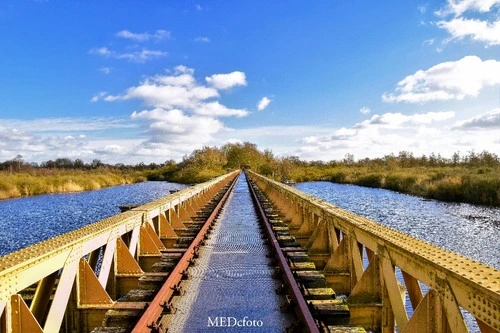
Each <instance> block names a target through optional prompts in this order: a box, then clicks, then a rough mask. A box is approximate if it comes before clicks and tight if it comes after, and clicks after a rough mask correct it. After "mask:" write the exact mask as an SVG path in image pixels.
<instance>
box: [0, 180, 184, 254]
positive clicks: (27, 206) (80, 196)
mask: <svg viewBox="0 0 500 333" xmlns="http://www.w3.org/2000/svg"><path fill="white" fill-rule="evenodd" d="M185 187H186V186H185V185H182V184H177V183H168V182H144V183H137V184H130V185H120V186H113V187H107V188H103V189H100V190H95V191H88V192H77V193H61V194H48V195H39V196H33V197H25V198H17V199H9V200H1V201H0V256H2V255H5V254H7V253H10V252H13V251H16V250H19V249H22V248H24V247H26V246H28V245H32V244H34V243H38V242H41V241H43V240H46V239H48V238H51V237H54V236H57V235H60V234H62V233H65V232H68V231H72V230H75V229H78V228H81V227H83V226H85V225H87V224H90V223H93V222H96V221H98V220H101V219H104V218H106V217H109V216H112V215H115V214H118V213H119V212H120V209H119V208H118V207H119V206H120V205H124V204H144V203H147V202H150V201H153V200H156V199H159V198H161V197H163V196H166V195H168V194H169V193H170V192H169V190H173V189H182V188H185Z"/></svg>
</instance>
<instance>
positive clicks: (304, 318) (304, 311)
mask: <svg viewBox="0 0 500 333" xmlns="http://www.w3.org/2000/svg"><path fill="white" fill-rule="evenodd" d="M247 179H248V178H247ZM248 185H249V187H250V192H251V193H252V199H253V201H254V203H255V205H256V207H257V212H258V214H259V217H260V218H261V219H262V221H263V223H264V226H265V229H266V234H267V237H268V238H269V242H270V245H271V246H272V248H273V251H274V254H275V255H276V257H277V259H278V265H279V267H280V269H281V272H282V276H283V278H284V280H285V283H286V285H287V286H288V290H289V292H290V296H291V297H292V300H293V302H294V305H295V309H296V311H295V312H296V314H297V316H298V317H299V319H300V321H301V322H302V323H303V324H304V326H305V327H304V328H305V329H306V332H311V333H316V332H318V333H319V329H318V326H317V325H316V322H315V320H314V318H313V316H312V314H311V311H309V308H308V306H307V303H306V301H305V300H304V297H303V296H302V293H301V291H300V289H299V286H298V285H297V282H296V281H295V278H294V277H293V273H292V270H291V269H290V267H289V266H288V263H287V260H286V258H285V256H284V255H283V252H282V251H281V248H280V245H279V243H278V239H277V238H276V236H275V235H274V232H273V230H272V227H271V223H269V220H268V219H267V216H266V214H265V213H264V209H263V208H262V205H261V204H260V202H259V200H258V198H257V194H256V193H255V190H254V189H253V187H252V184H251V183H250V182H249V184H248Z"/></svg>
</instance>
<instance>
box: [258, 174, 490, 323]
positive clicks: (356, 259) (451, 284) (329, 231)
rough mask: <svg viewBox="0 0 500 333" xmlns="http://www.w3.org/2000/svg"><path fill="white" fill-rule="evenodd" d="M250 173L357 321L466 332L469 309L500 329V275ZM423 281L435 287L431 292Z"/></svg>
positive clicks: (459, 256) (461, 257) (481, 319)
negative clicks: (424, 288) (340, 295)
mask: <svg viewBox="0 0 500 333" xmlns="http://www.w3.org/2000/svg"><path fill="white" fill-rule="evenodd" d="M248 174H249V176H250V177H251V178H252V180H253V181H254V182H255V183H256V184H257V185H258V186H259V188H260V189H261V190H262V191H263V192H264V193H265V194H266V196H267V197H268V198H269V199H270V200H271V201H272V202H273V204H274V205H275V206H276V207H277V208H279V209H280V211H281V212H282V214H283V215H284V218H285V220H286V221H288V223H289V227H290V230H291V231H292V234H293V235H294V236H295V238H296V239H297V241H298V242H299V243H301V244H303V245H304V246H306V248H307V249H308V254H309V257H310V258H311V259H312V261H314V263H315V264H316V267H319V268H320V269H322V270H323V273H324V275H325V276H326V278H327V282H328V283H329V285H330V286H331V287H332V288H333V289H334V290H335V291H336V292H337V293H344V294H346V295H348V298H347V303H348V304H349V310H350V314H351V319H350V321H351V324H353V325H360V326H363V327H364V328H366V329H370V330H374V331H381V332H394V331H395V327H396V326H397V328H398V331H399V332H402V333H408V332H415V333H421V332H454V333H460V332H468V331H469V330H468V327H467V325H466V323H465V321H464V318H463V315H462V311H461V309H464V310H466V311H468V312H469V313H471V314H472V315H473V316H474V317H475V319H476V321H477V324H478V326H479V329H480V330H481V332H497V331H500V272H499V271H498V270H496V269H494V268H492V267H489V266H486V265H484V264H481V263H479V262H476V261H473V260H471V259H468V258H466V257H463V256H461V255H458V254H456V253H453V252H450V251H447V250H444V249H441V248H439V247H436V246H434V245H431V244H429V243H426V242H424V241H421V240H418V239H416V238H413V237H411V236H408V235H406V234H404V233H402V232H399V231H396V230H393V229H391V228H388V227H385V226H382V225H380V224H378V223H376V222H374V221H372V220H369V219H367V218H363V217H361V216H358V215H356V214H354V213H351V212H348V211H345V210H343V209H340V208H338V207H336V206H334V205H332V204H329V203H327V202H325V201H322V200H320V199H317V198H315V197H313V196H311V195H307V194H305V193H303V192H301V191H298V190H296V189H294V188H291V187H289V186H286V185H283V184H281V183H278V182H276V181H273V180H270V179H268V178H266V177H263V176H261V175H258V174H256V173H253V172H249V173H248ZM495 241H496V240H495ZM363 257H365V259H367V261H368V265H363ZM365 266H366V267H365ZM396 272H398V273H399V272H400V274H401V276H402V278H400V279H398V276H397V275H396ZM422 283H423V284H425V285H426V286H427V287H428V288H429V290H428V292H427V293H425V295H424V293H423V292H422V287H421V284H422ZM406 296H408V299H409V302H410V303H411V308H412V310H413V311H410V314H411V315H409V313H408V311H407V309H406V299H407V297H406Z"/></svg>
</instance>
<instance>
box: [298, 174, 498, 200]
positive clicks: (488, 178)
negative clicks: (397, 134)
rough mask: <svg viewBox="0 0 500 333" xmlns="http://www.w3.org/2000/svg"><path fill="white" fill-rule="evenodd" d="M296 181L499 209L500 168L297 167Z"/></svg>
mask: <svg viewBox="0 0 500 333" xmlns="http://www.w3.org/2000/svg"><path fill="white" fill-rule="evenodd" d="M290 178H292V179H294V180H296V181H311V180H328V181H332V182H335V183H341V184H355V185H360V186H367V187H375V188H384V189H389V190H393V191H398V192H402V193H408V194H413V195H417V196H421V197H424V198H429V199H437V200H442V201H454V202H468V203H473V204H481V205H489V206H500V167H498V166H496V167H464V166H440V167H423V166H418V167H406V168H402V167H391V168H384V167H365V166H346V165H340V166H335V167H331V168H317V167H307V166H306V167H298V168H294V170H293V171H292V172H291V173H290Z"/></svg>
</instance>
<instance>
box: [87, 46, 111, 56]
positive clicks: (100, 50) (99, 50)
mask: <svg viewBox="0 0 500 333" xmlns="http://www.w3.org/2000/svg"><path fill="white" fill-rule="evenodd" d="M89 53H90V54H95V55H100V56H104V57H108V56H111V55H112V54H113V52H112V51H111V50H110V49H108V48H107V47H94V48H92V49H90V50H89Z"/></svg>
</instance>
